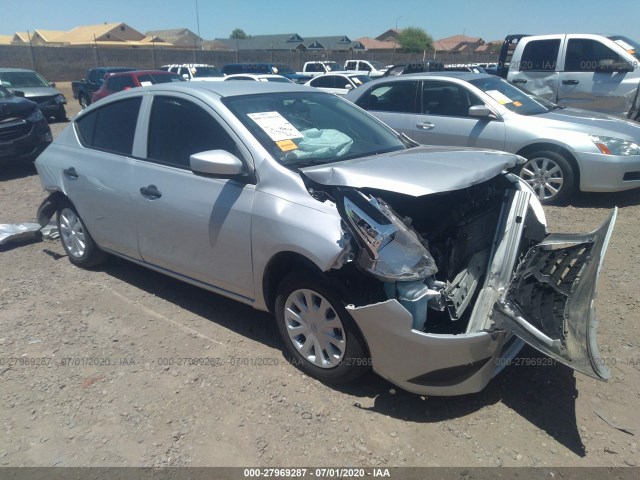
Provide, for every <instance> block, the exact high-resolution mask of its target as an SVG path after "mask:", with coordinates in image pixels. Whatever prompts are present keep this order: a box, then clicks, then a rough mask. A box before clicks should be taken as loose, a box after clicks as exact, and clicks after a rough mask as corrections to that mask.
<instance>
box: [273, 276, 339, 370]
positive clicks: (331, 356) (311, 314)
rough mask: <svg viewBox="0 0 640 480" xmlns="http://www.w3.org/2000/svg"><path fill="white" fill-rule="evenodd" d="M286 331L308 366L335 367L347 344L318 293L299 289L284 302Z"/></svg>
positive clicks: (332, 311) (334, 316)
mask: <svg viewBox="0 0 640 480" xmlns="http://www.w3.org/2000/svg"><path fill="white" fill-rule="evenodd" d="M284 309H285V312H284V320H285V326H286V329H287V334H288V336H289V339H290V340H291V343H292V344H293V346H294V348H295V349H296V350H297V351H298V353H299V354H300V355H302V357H303V358H304V359H305V360H307V361H308V362H309V363H311V364H312V365H315V366H316V367H319V368H324V369H327V368H333V367H336V366H337V365H338V364H339V363H340V362H341V361H342V359H343V357H344V353H345V349H346V346H347V342H346V336H345V330H344V326H343V324H342V321H341V320H340V317H339V315H338V313H337V312H336V311H335V309H334V308H333V306H332V305H331V303H330V302H329V301H328V300H327V299H326V298H324V297H323V296H322V295H320V294H319V293H317V292H315V291H313V290H309V289H306V288H304V289H300V290H296V291H294V292H292V293H291V294H290V295H289V297H288V298H287V300H286V302H285V305H284Z"/></svg>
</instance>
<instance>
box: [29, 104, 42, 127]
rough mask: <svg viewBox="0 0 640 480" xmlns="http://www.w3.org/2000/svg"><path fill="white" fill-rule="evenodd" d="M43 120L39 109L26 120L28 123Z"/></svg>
mask: <svg viewBox="0 0 640 480" xmlns="http://www.w3.org/2000/svg"><path fill="white" fill-rule="evenodd" d="M43 118H44V115H42V112H41V111H40V109H39V108H36V109H34V110H33V111H32V112H31V113H30V114H29V116H28V117H27V120H28V121H30V122H33V123H36V122H39V121H40V120H42V119H43Z"/></svg>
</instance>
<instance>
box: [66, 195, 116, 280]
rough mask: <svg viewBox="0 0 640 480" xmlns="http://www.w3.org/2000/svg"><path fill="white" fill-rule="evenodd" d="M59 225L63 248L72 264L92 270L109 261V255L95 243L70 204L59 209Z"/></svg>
mask: <svg viewBox="0 0 640 480" xmlns="http://www.w3.org/2000/svg"><path fill="white" fill-rule="evenodd" d="M57 224H58V232H60V240H61V241H62V247H63V248H64V251H65V252H67V255H68V256H69V260H70V261H71V263H73V264H74V265H77V266H78V267H82V268H91V267H95V266H96V265H100V264H101V263H104V262H105V261H106V260H107V258H108V256H107V254H106V253H105V252H103V251H102V250H100V248H98V246H97V245H96V243H95V242H94V241H93V238H91V235H90V234H89V232H88V231H87V228H86V227H85V226H84V223H83V222H82V219H81V218H80V215H78V212H77V210H76V209H75V208H74V206H73V205H71V203H70V202H68V201H65V202H63V203H62V204H61V205H60V206H59V207H58V217H57Z"/></svg>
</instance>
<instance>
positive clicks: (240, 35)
mask: <svg viewBox="0 0 640 480" xmlns="http://www.w3.org/2000/svg"><path fill="white" fill-rule="evenodd" d="M229 38H230V39H232V40H236V39H238V40H246V39H247V38H250V36H249V35H247V34H246V33H244V30H242V29H241V28H234V29H233V32H231V35H229Z"/></svg>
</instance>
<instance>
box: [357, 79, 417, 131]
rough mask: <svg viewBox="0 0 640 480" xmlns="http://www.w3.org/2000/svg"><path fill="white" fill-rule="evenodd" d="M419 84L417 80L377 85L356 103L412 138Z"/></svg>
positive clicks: (403, 80)
mask: <svg viewBox="0 0 640 480" xmlns="http://www.w3.org/2000/svg"><path fill="white" fill-rule="evenodd" d="M419 83H420V82H419V81H418V80H411V79H407V80H405V79H402V80H397V81H389V82H385V83H379V84H378V85H376V86H374V87H372V88H371V89H370V90H369V91H368V92H366V93H365V94H364V95H362V96H361V97H360V98H359V99H358V101H357V102H356V103H357V105H358V106H359V107H361V108H364V109H365V110H367V111H369V112H371V113H372V114H373V115H375V116H376V117H377V118H379V119H380V120H382V121H383V122H384V123H386V124H387V125H389V126H390V127H391V128H393V129H394V130H396V131H397V132H400V133H404V134H405V135H407V136H408V137H410V138H412V137H413V136H414V132H415V127H414V125H415V121H414V116H415V112H416V99H417V94H418V84H419Z"/></svg>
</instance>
